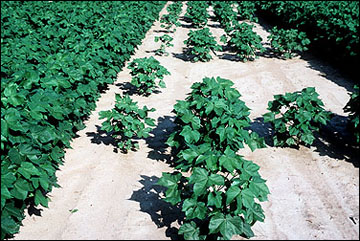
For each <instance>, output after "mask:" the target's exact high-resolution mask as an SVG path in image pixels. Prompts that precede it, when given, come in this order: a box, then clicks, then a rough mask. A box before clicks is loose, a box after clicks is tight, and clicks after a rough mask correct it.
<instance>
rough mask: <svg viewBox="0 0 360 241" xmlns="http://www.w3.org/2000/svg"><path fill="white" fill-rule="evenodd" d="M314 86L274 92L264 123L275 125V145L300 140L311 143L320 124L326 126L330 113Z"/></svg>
mask: <svg viewBox="0 0 360 241" xmlns="http://www.w3.org/2000/svg"><path fill="white" fill-rule="evenodd" d="M318 96H319V94H318V93H317V92H316V91H315V88H314V87H308V88H304V89H303V90H302V91H296V92H293V93H286V94H285V95H274V100H273V101H269V103H268V108H267V109H268V110H269V111H270V112H268V113H266V114H264V122H270V123H271V124H272V126H273V127H274V131H275V134H274V137H273V140H274V145H275V146H298V145H299V144H300V143H305V144H307V145H311V144H312V143H313V141H314V139H315V137H314V134H313V132H314V131H318V130H319V126H320V124H323V125H326V123H327V122H328V121H329V120H330V112H328V111H325V110H324V109H323V106H324V104H323V102H322V101H321V100H320V99H319V98H318Z"/></svg>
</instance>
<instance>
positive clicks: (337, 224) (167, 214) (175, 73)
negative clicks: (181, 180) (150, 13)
mask: <svg viewBox="0 0 360 241" xmlns="http://www.w3.org/2000/svg"><path fill="white" fill-rule="evenodd" d="M164 13H166V10H165V8H164V9H163V10H162V12H161V14H164ZM184 13H185V5H184V8H183V13H182V16H183V15H184ZM260 23H261V24H254V25H255V26H256V28H255V31H256V32H257V33H258V34H260V35H261V36H262V38H263V43H264V44H265V46H266V47H269V44H268V42H266V40H267V39H266V37H267V35H269V33H268V31H267V29H268V26H267V25H266V23H262V22H261V21H260ZM181 24H182V26H180V27H178V28H177V30H176V32H175V33H170V35H171V36H173V37H174V41H173V43H174V47H171V48H168V49H167V50H168V52H170V55H169V56H155V54H154V50H156V49H157V48H158V47H159V46H160V43H155V42H154V37H155V36H160V35H162V34H164V33H163V32H162V28H161V27H160V23H159V21H157V22H155V23H154V25H153V26H152V28H151V29H150V30H149V31H148V33H147V34H146V37H145V39H144V40H143V43H142V45H141V46H139V49H138V50H137V51H136V53H135V54H134V55H133V56H132V59H131V60H130V61H132V60H133V59H135V58H143V57H149V56H155V58H156V59H157V60H159V61H160V63H161V64H162V65H163V66H164V67H165V68H166V69H168V70H169V72H170V73H171V75H168V76H165V78H164V81H165V83H166V88H164V89H159V92H158V93H153V94H151V95H150V96H149V97H143V96H138V95H136V94H133V95H132V98H133V99H134V100H136V101H138V104H139V106H140V107H142V106H143V105H147V106H148V107H149V108H152V107H154V108H155V109H156V111H155V112H152V113H150V117H152V118H154V119H155V120H157V126H156V127H155V129H154V130H153V131H152V132H151V136H150V137H149V138H147V139H146V140H139V144H140V149H139V150H138V151H136V152H129V153H128V154H123V153H121V152H115V151H114V144H113V143H114V142H113V140H112V138H111V137H109V136H107V135H106V133H104V132H102V131H100V126H101V123H102V121H103V120H99V115H98V113H99V111H102V110H109V109H111V108H112V107H113V106H114V103H115V93H125V92H127V93H131V89H129V88H128V87H129V82H130V81H131V76H130V74H129V71H130V70H129V69H127V68H126V67H125V68H123V70H122V71H121V72H120V73H118V76H117V81H116V82H115V83H114V84H113V85H110V86H109V89H108V90H107V91H106V93H103V94H102V96H101V98H100V99H99V101H98V102H97V108H96V110H95V111H93V112H92V114H91V116H90V118H89V119H88V120H87V121H85V125H86V128H85V129H83V130H81V131H79V132H78V133H77V134H78V135H79V137H77V138H75V139H74V140H73V142H72V145H71V146H72V149H68V150H66V155H65V163H64V165H63V166H61V167H60V169H61V170H59V171H58V172H57V176H58V183H59V185H60V186H61V187H60V188H55V189H54V190H53V191H52V192H51V193H50V198H51V202H49V208H48V209H43V210H42V211H41V216H37V215H31V216H30V215H29V214H28V213H27V214H26V215H27V217H26V218H25V220H24V221H23V226H22V227H21V228H20V232H19V234H17V235H16V236H15V239H36V240H39V239H171V238H172V239H178V238H179V237H178V236H177V228H178V227H179V223H178V220H181V217H182V215H181V212H180V211H179V210H178V209H176V208H174V207H172V206H171V205H169V204H167V203H166V202H164V201H162V200H161V197H162V196H163V194H162V192H163V191H164V189H163V188H161V187H159V186H157V185H156V181H157V180H158V178H159V177H161V174H162V172H171V171H172V170H173V169H172V168H171V167H170V164H169V163H168V161H167V160H169V149H168V148H166V146H165V144H164V141H165V140H166V138H167V135H168V134H169V133H170V132H171V131H172V129H173V127H174V124H173V120H174V114H173V113H172V112H171V111H172V109H173V106H174V104H175V103H176V101H177V100H183V99H185V97H186V96H187V94H188V93H189V92H190V86H191V85H192V84H193V83H194V82H199V81H201V80H202V79H203V78H204V77H205V76H207V77H216V76H220V77H222V78H226V79H230V80H232V81H233V82H234V83H235V85H234V86H235V88H237V89H238V90H239V92H240V93H241V94H242V97H241V99H242V100H243V101H245V103H246V105H247V106H248V107H249V108H251V115H250V118H251V119H252V121H253V124H252V127H251V128H252V130H254V131H257V132H258V133H259V134H260V135H261V136H264V137H265V139H266V142H267V144H269V146H268V147H267V148H264V149H257V150H255V151H254V152H251V151H250V149H249V148H245V149H241V150H240V151H239V153H240V154H242V155H244V156H245V158H247V159H248V160H252V161H254V162H255V163H257V164H258V165H259V166H260V171H259V172H260V174H261V176H262V177H263V178H264V179H266V180H267V185H268V187H269V189H270V192H271V194H270V195H269V201H266V202H263V203H261V205H262V207H263V209H264V212H265V216H266V218H265V222H263V223H260V222H258V223H256V224H255V225H254V227H253V230H254V233H255V237H254V238H252V239H359V150H358V149H354V148H351V147H349V146H348V145H347V144H348V136H349V133H347V132H346V130H345V126H346V116H347V115H346V114H345V113H344V111H343V107H344V106H345V104H346V103H347V102H348V100H349V93H350V91H352V85H353V82H351V81H349V80H348V79H346V78H345V77H343V76H342V75H341V74H339V73H338V72H337V71H336V70H334V69H332V68H330V67H329V66H328V65H326V64H325V63H323V62H321V61H320V60H317V59H316V58H314V57H312V56H311V54H309V53H307V54H304V55H302V57H300V56H299V57H295V58H293V59H290V60H283V59H280V58H277V57H274V56H271V55H266V54H265V55H262V56H260V58H259V59H256V60H255V61H249V62H246V63H243V62H240V61H236V60H234V58H233V56H232V53H229V52H217V55H214V56H213V57H214V58H213V59H212V60H211V61H209V62H206V63H203V62H197V63H192V62H190V61H187V60H186V58H185V56H184V54H183V47H185V46H184V43H183V41H184V40H185V39H187V33H188V32H189V30H190V29H191V27H190V23H187V22H185V21H184V19H183V18H182V19H181ZM209 27H210V30H211V32H212V33H213V34H214V35H215V36H216V39H217V41H218V42H219V40H220V36H221V35H222V34H223V33H224V32H223V30H222V29H221V28H220V27H219V26H218V23H216V22H213V21H210V22H209ZM309 86H314V87H315V88H316V91H317V92H318V93H319V94H320V98H321V99H322V100H323V102H324V104H325V109H326V110H329V111H332V112H333V113H334V114H335V117H334V119H333V120H332V121H331V123H330V125H329V126H328V127H327V128H326V129H325V130H323V131H322V132H321V133H320V134H318V135H317V139H316V141H315V143H314V144H313V145H312V146H311V147H310V148H308V147H304V146H301V147H300V148H299V149H294V148H277V147H272V144H271V128H270V126H269V125H267V124H264V123H263V120H262V118H261V116H262V115H263V114H264V113H266V112H267V110H266V108H267V103H268V101H270V100H272V99H273V95H275V94H284V93H285V92H293V91H298V90H301V89H303V88H305V87H309ZM75 209H76V210H77V211H76V212H70V210H75ZM233 239H243V238H242V237H239V236H234V237H233Z"/></svg>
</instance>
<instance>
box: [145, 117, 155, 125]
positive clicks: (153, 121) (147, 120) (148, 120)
mask: <svg viewBox="0 0 360 241" xmlns="http://www.w3.org/2000/svg"><path fill="white" fill-rule="evenodd" d="M145 123H146V124H148V125H149V126H156V124H155V120H154V119H151V118H145Z"/></svg>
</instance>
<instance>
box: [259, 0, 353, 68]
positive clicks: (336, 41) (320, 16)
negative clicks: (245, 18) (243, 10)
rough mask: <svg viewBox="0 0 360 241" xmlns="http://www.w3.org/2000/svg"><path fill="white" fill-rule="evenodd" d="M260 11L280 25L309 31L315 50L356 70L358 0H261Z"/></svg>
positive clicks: (312, 46)
mask: <svg viewBox="0 0 360 241" xmlns="http://www.w3.org/2000/svg"><path fill="white" fill-rule="evenodd" d="M257 13H259V14H261V15H262V16H264V17H265V18H266V20H270V21H274V20H276V24H277V25H278V27H280V28H286V29H287V28H295V29H298V30H299V31H303V32H306V34H307V36H308V38H309V39H310V41H311V45H310V47H311V48H312V49H313V50H316V51H321V52H322V53H323V54H326V55H327V56H329V59H334V60H335V61H337V62H339V63H343V64H346V65H348V66H349V70H350V71H352V72H354V68H353V66H355V65H357V63H359V2H358V1H258V4H257ZM355 71H356V70H355ZM357 73H358V72H357Z"/></svg>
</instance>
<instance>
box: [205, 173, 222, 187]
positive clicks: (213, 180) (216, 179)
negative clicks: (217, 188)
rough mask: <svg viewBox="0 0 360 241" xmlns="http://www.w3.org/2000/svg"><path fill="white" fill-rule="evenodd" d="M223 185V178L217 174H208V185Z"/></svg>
mask: <svg viewBox="0 0 360 241" xmlns="http://www.w3.org/2000/svg"><path fill="white" fill-rule="evenodd" d="M214 184H215V185H224V184H225V179H224V177H223V176H221V175H219V174H211V175H210V176H209V185H214Z"/></svg>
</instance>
